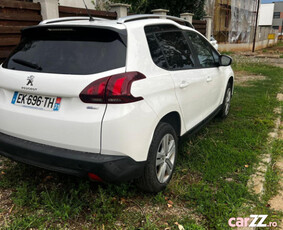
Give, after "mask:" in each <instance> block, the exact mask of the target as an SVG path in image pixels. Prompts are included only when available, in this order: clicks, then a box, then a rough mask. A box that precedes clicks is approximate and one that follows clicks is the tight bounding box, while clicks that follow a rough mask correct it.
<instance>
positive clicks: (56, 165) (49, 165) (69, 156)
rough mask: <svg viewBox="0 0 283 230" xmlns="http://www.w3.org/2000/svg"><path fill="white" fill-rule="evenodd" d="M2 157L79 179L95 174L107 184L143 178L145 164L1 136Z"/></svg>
mask: <svg viewBox="0 0 283 230" xmlns="http://www.w3.org/2000/svg"><path fill="white" fill-rule="evenodd" d="M0 155H2V156H5V157H7V158H10V159H12V160H15V161H18V162H22V163H25V164H29V165H33V166H37V167H40V168H44V169H48V170H52V171H57V172H62V173H66V174H71V175H76V176H87V175H88V173H93V174H96V175H97V176H99V177H100V178H101V179H102V180H103V181H106V182H110V183H114V182H117V183H119V182H125V181H128V180H131V179H134V178H138V177H140V176H141V175H142V173H143V170H144V165H145V162H136V161H134V160H133V159H132V158H130V157H124V156H111V155H101V154H95V153H87V152H79V151H73V150H68V149H63V148H57V147H53V146H48V145H43V144H38V143H34V142H30V141H26V140H22V139H19V138H15V137H12V136H8V135H6V134H3V133H0Z"/></svg>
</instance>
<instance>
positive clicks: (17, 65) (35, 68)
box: [3, 28, 126, 74]
mask: <svg viewBox="0 0 283 230" xmlns="http://www.w3.org/2000/svg"><path fill="white" fill-rule="evenodd" d="M125 62H126V46H125V44H124V42H123V41H122V39H121V36H120V35H119V34H118V33H116V32H114V31H110V30H105V29H93V28H91V29H89V28H65V29H64V28H49V29H46V28H39V29H31V30H30V31H29V32H24V34H23V38H22V41H21V43H20V45H19V46H18V47H17V49H16V51H15V52H14V53H13V54H12V55H11V57H10V58H9V59H8V60H7V61H6V62H5V63H4V65H3V67H4V68H8V69H15V70H23V71H32V72H45V73H59V74H94V73H99V72H104V71H107V70H111V69H115V68H120V67H124V66H125Z"/></svg>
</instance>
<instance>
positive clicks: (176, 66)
mask: <svg viewBox="0 0 283 230" xmlns="http://www.w3.org/2000/svg"><path fill="white" fill-rule="evenodd" d="M146 32H147V38H148V41H151V42H149V46H150V50H151V54H152V57H153V59H154V60H155V63H159V64H160V65H159V66H160V67H161V68H165V69H167V70H169V71H170V74H171V76H172V79H173V81H174V88H175V93H176V97H177V100H178V102H179V105H180V107H181V111H182V115H183V120H184V121H185V127H186V130H190V129H191V128H193V127H194V126H195V125H196V124H198V123H199V122H200V121H201V120H202V119H203V118H204V98H205V97H206V96H207V92H206V91H205V89H206V88H205V86H206V78H205V77H204V74H202V70H200V69H197V67H198V63H197V62H196V60H195V57H194V55H193V53H192V51H191V49H190V48H189V45H188V41H187V39H186V38H185V36H184V33H183V31H182V30H180V29H179V28H177V27H174V26H167V27H165V26H162V25H160V26H158V28H157V26H155V27H154V26H151V27H150V26H148V27H147V28H146ZM153 41H155V42H153ZM156 44H157V45H156ZM159 50H161V52H162V54H163V55H162V57H163V61H162V62H161V60H159V59H160V55H157V54H158V53H160V52H158V51H159ZM155 56H156V58H155ZM157 57H159V58H157Z"/></svg>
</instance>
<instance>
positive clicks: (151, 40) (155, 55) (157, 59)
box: [147, 34, 168, 69]
mask: <svg viewBox="0 0 283 230" xmlns="http://www.w3.org/2000/svg"><path fill="white" fill-rule="evenodd" d="M147 41H148V46H149V49H150V52H151V57H152V59H153V61H154V63H155V64H156V65H157V66H159V67H161V68H164V69H166V68H168V65H167V62H166V60H165V57H164V55H163V53H162V51H161V49H160V46H159V44H158V43H157V41H156V39H155V35H154V34H150V35H147Z"/></svg>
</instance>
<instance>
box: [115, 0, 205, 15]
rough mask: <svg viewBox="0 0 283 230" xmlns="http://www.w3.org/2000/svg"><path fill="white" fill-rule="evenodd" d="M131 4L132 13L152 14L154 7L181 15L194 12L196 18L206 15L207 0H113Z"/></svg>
mask: <svg viewBox="0 0 283 230" xmlns="http://www.w3.org/2000/svg"><path fill="white" fill-rule="evenodd" d="M112 1H113V2H122V3H127V4H131V9H130V12H131V13H135V14H150V13H151V10H153V9H160V8H162V9H167V10H169V14H170V15H173V16H177V17H179V16H180V14H181V13H186V12H189V13H193V14H195V16H194V18H195V19H201V18H202V17H203V16H205V11H204V3H205V0H170V1H168V0H112Z"/></svg>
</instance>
